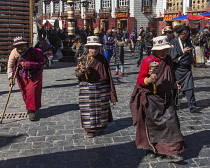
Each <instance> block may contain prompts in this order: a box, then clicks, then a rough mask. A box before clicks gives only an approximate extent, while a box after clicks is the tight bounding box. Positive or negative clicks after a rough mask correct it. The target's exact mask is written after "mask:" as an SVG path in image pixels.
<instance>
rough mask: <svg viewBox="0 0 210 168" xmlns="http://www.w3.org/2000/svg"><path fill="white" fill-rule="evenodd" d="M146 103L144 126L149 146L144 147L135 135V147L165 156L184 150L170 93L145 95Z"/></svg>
mask: <svg viewBox="0 0 210 168" xmlns="http://www.w3.org/2000/svg"><path fill="white" fill-rule="evenodd" d="M147 102H148V104H147V106H146V111H145V124H146V136H147V139H148V142H149V144H150V146H148V145H146V144H147V143H146V142H145V143H144V142H142V140H141V137H138V135H137V137H138V138H137V139H136V140H137V141H136V144H137V147H138V148H146V149H153V150H154V151H155V152H157V153H159V154H166V155H172V154H177V153H181V152H183V151H184V150H186V145H185V143H184V138H183V135H182V133H181V131H180V125H179V120H178V116H177V114H176V109H175V104H174V101H173V97H172V93H171V92H168V93H163V94H156V95H154V94H151V95H147ZM138 125H139V124H138V123H137V134H138V132H139V131H141V130H140V129H139V127H138ZM138 144H141V145H138ZM142 144H145V146H144V145H142Z"/></svg>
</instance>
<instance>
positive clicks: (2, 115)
mask: <svg viewBox="0 0 210 168" xmlns="http://www.w3.org/2000/svg"><path fill="white" fill-rule="evenodd" d="M17 71H18V66H17V68H16V69H15V74H14V76H13V78H12V85H11V86H10V90H9V93H8V96H7V100H6V104H5V106H4V110H3V112H2V114H1V120H0V124H2V121H3V118H4V114H5V111H6V109H7V105H8V103H9V98H10V95H11V93H12V89H13V86H14V84H13V83H14V81H15V77H16V74H17Z"/></svg>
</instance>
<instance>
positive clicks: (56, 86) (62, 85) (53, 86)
mask: <svg viewBox="0 0 210 168" xmlns="http://www.w3.org/2000/svg"><path fill="white" fill-rule="evenodd" d="M76 85H79V83H78V82H76V83H69V84H60V85H50V86H44V87H42V89H48V88H60V87H71V86H76Z"/></svg>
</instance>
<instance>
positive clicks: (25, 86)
mask: <svg viewBox="0 0 210 168" xmlns="http://www.w3.org/2000/svg"><path fill="white" fill-rule="evenodd" d="M12 47H14V49H13V50H12V51H11V53H10V56H9V61H8V68H7V74H8V78H9V85H14V84H13V80H12V79H13V78H14V77H16V78H17V83H18V86H19V88H20V91H21V93H22V97H23V100H24V102H25V104H26V109H27V114H28V117H29V119H30V120H31V121H34V120H35V119H36V112H37V111H38V110H39V108H40V107H41V95H42V72H43V65H44V54H43V52H42V50H40V49H37V48H34V47H29V46H28V42H27V41H26V39H25V38H24V37H22V36H18V37H15V38H14V43H13V45H12ZM17 67H18V69H17ZM15 69H17V70H18V72H17V76H14V74H15V73H14V70H15Z"/></svg>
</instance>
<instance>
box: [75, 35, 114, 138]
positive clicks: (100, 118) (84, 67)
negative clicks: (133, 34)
mask: <svg viewBox="0 0 210 168" xmlns="http://www.w3.org/2000/svg"><path fill="white" fill-rule="evenodd" d="M101 46H102V45H101V44H100V43H99V38H98V37H97V36H89V37H88V38H87V44H86V45H85V47H87V49H88V54H87V55H84V56H82V57H79V58H78V65H77V69H76V71H75V75H76V76H77V77H78V79H79V81H80V84H79V87H80V92H79V107H80V112H81V123H82V127H83V128H84V129H85V131H86V132H87V137H88V138H92V137H94V136H95V133H96V131H99V130H103V129H105V128H106V127H107V125H108V123H109V122H111V121H112V120H113V118H112V112H111V108H110V102H109V101H111V102H112V103H115V102H117V95H116V91H115V87H114V83H113V80H112V76H111V72H110V68H109V64H108V62H107V60H106V58H105V57H104V56H103V55H101V54H99V51H100V47H101Z"/></svg>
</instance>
